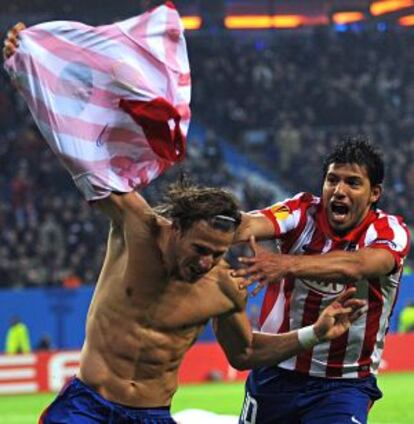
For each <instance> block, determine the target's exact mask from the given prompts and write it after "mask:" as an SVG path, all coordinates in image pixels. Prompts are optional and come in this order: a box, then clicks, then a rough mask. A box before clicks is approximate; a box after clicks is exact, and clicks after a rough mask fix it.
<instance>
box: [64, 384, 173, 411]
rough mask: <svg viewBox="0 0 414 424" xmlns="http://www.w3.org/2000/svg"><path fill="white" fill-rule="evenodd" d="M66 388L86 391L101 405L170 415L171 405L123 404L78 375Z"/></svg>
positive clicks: (123, 409)
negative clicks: (106, 396)
mask: <svg viewBox="0 0 414 424" xmlns="http://www.w3.org/2000/svg"><path fill="white" fill-rule="evenodd" d="M66 390H75V391H76V392H84V393H87V394H88V395H89V396H91V397H92V398H93V399H94V401H96V402H99V403H100V404H101V405H104V406H106V407H107V408H109V409H120V410H122V411H123V412H127V413H128V414H132V415H134V416H138V417H139V416H144V415H145V416H153V417H169V416H170V406H169V405H168V406H156V407H151V408H146V407H139V408H137V407H132V406H128V405H123V404H121V403H117V402H112V401H110V400H107V399H105V398H104V397H103V396H102V395H100V394H99V393H98V392H97V391H96V390H94V389H93V388H92V387H90V386H88V385H87V384H86V383H84V382H83V381H82V380H80V379H79V378H77V377H73V378H72V380H70V381H69V382H68V384H67V386H66V389H65V390H64V391H66Z"/></svg>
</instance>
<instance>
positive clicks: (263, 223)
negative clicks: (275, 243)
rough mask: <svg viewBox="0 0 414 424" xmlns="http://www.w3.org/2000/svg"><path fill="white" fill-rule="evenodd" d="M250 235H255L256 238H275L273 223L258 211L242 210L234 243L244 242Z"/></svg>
mask: <svg viewBox="0 0 414 424" xmlns="http://www.w3.org/2000/svg"><path fill="white" fill-rule="evenodd" d="M250 236H255V237H256V238H257V239H258V240H270V239H273V238H275V228H274V225H273V224H272V222H271V221H270V220H269V219H268V218H267V217H266V216H265V215H263V214H261V213H260V212H243V213H242V220H241V223H240V225H239V228H238V229H237V231H236V235H235V238H234V243H241V242H246V241H248V240H249V238H250Z"/></svg>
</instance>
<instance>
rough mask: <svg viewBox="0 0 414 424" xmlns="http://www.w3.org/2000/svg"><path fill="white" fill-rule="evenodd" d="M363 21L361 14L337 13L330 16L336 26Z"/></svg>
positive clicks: (363, 17) (363, 16)
mask: <svg viewBox="0 0 414 424" xmlns="http://www.w3.org/2000/svg"><path fill="white" fill-rule="evenodd" d="M364 19H365V15H364V14H363V13H362V12H337V13H334V14H333V15H332V21H333V22H334V23H335V24H337V25H346V24H352V23H354V22H359V21H362V20H364Z"/></svg>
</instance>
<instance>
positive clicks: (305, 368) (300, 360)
mask: <svg viewBox="0 0 414 424" xmlns="http://www.w3.org/2000/svg"><path fill="white" fill-rule="evenodd" d="M321 302H322V295H320V294H318V293H316V292H314V291H309V294H308V296H307V298H306V301H305V307H304V314H303V318H302V327H305V326H307V325H311V324H313V323H314V322H315V321H316V320H317V319H318V316H319V310H320V307H321ZM312 352H313V350H307V351H306V352H302V353H299V354H298V356H297V358H296V367H295V370H296V371H299V372H303V373H308V372H309V369H310V366H311V361H312Z"/></svg>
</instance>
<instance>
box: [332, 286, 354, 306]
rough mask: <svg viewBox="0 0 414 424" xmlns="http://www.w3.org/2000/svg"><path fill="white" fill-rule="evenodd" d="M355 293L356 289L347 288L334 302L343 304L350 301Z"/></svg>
mask: <svg viewBox="0 0 414 424" xmlns="http://www.w3.org/2000/svg"><path fill="white" fill-rule="evenodd" d="M355 293H356V288H355V287H349V288H347V289H346V290H345V291H344V292H343V293H341V294H340V295H339V296H338V297H337V298H336V299H335V302H339V303H341V304H343V303H345V301H347V300H348V299H350V298H351V297H352V296H353V295H354V294H355Z"/></svg>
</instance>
